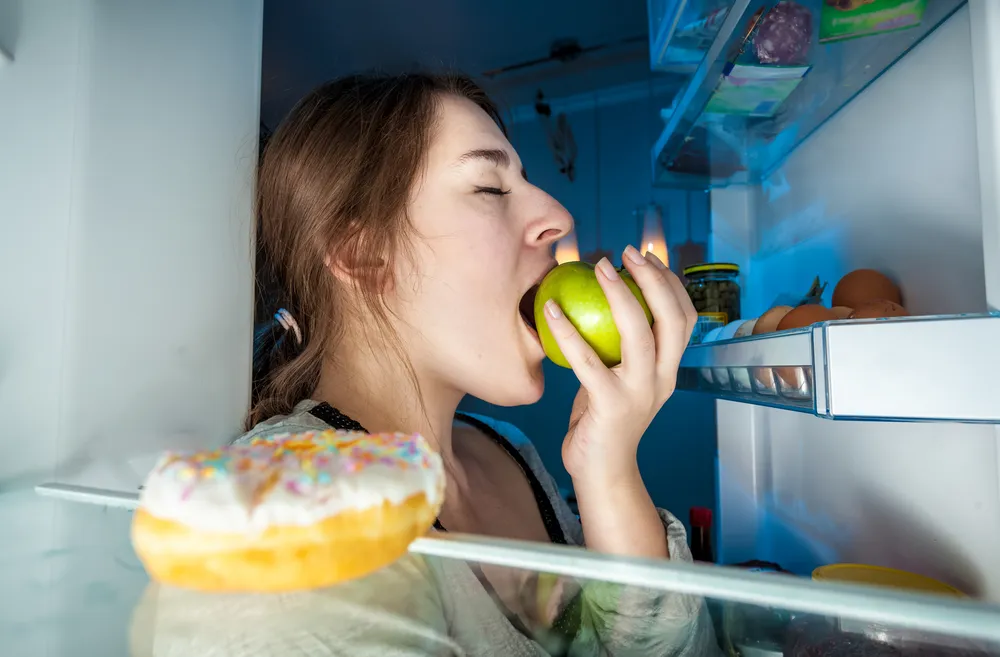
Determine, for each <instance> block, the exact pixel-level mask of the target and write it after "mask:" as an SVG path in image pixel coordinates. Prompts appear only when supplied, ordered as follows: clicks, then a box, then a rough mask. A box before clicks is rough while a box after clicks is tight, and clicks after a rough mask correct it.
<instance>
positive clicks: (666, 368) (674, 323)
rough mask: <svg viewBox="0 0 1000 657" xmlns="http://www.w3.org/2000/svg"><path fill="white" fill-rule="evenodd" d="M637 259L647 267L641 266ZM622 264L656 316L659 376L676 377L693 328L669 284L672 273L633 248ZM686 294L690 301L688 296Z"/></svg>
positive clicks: (660, 263)
mask: <svg viewBox="0 0 1000 657" xmlns="http://www.w3.org/2000/svg"><path fill="white" fill-rule="evenodd" d="M638 259H641V260H642V261H643V263H644V264H643V265H639V264H638V262H637V260H638ZM623 260H624V261H625V262H626V263H628V266H629V272H630V273H632V276H633V277H634V278H635V279H636V283H638V284H639V287H640V288H641V289H642V295H643V297H644V298H645V300H646V305H647V306H649V312H650V313H651V314H652V315H653V327H652V331H653V338H654V341H655V344H656V359H655V364H654V368H655V371H656V375H657V376H658V377H664V376H671V377H672V376H674V375H675V374H676V371H677V364H678V363H679V362H680V355H681V353H682V352H683V351H684V347H685V346H686V345H687V342H688V340H689V339H690V331H691V328H693V326H694V325H693V324H692V325H691V326H690V327H689V326H688V322H687V316H686V313H685V310H684V305H683V303H682V300H681V299H680V298H679V297H678V293H677V291H676V289H675V287H674V286H673V284H672V283H671V281H670V277H671V276H672V274H671V272H670V270H668V269H667V268H666V267H665V266H663V263H662V262H660V260H659V259H658V258H657V257H656V256H655V255H653V254H651V253H647V254H646V256H645V258H643V257H642V256H641V255H639V252H638V251H636V250H635V249H634V248H633V247H629V248H628V249H626V250H625V256H624V258H623ZM678 283H679V281H678ZM683 294H684V297H685V298H687V293H686V292H683Z"/></svg>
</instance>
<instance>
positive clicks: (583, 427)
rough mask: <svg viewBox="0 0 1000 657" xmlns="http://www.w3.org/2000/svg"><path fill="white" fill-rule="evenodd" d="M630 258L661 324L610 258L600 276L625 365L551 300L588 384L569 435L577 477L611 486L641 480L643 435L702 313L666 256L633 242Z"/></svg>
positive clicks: (567, 350) (554, 326)
mask: <svg viewBox="0 0 1000 657" xmlns="http://www.w3.org/2000/svg"><path fill="white" fill-rule="evenodd" d="M622 262H623V263H624V264H625V267H626V268H627V269H628V271H629V273H630V274H631V275H632V277H633V278H634V279H635V282H636V283H637V284H638V285H639V288H640V289H641V290H642V294H643V297H644V298H645V300H646V305H647V306H648V307H649V310H650V312H651V313H652V315H653V325H652V326H650V325H649V323H648V322H647V321H646V316H645V313H643V310H642V307H641V306H640V305H639V302H638V301H637V300H636V298H635V296H633V294H632V292H631V290H629V289H628V287H627V286H626V285H625V283H624V282H623V281H622V280H621V277H620V276H619V275H618V273H617V272H616V271H615V268H614V267H613V266H612V265H611V263H610V262H609V261H608V260H607V258H603V259H602V260H601V261H600V262H599V263H598V264H597V280H598V282H599V283H600V285H601V288H602V289H603V290H604V294H605V296H606V297H607V299H608V303H609V305H610V306H611V314H612V316H613V317H614V320H615V325H616V326H617V327H618V332H619V333H620V334H621V347H622V349H621V350H622V362H621V364H620V365H617V366H615V367H612V368H610V369H609V368H608V367H606V366H605V365H604V363H602V362H601V359H600V358H599V357H598V356H597V354H595V353H594V350H593V349H592V348H591V347H590V345H588V344H587V343H586V342H585V341H584V339H583V338H582V337H581V336H580V334H579V333H578V332H577V330H576V328H574V326H573V325H572V324H571V323H570V322H569V320H568V319H567V318H566V316H565V315H564V314H563V313H562V310H561V309H560V308H559V306H558V305H557V304H556V303H555V302H554V301H551V300H550V301H549V302H548V303H546V305H545V312H546V314H547V317H548V322H549V327H550V328H551V330H552V334H553V336H554V337H555V339H556V342H557V343H558V344H559V348H560V349H561V350H562V352H563V355H565V357H566V360H567V361H569V364H570V365H571V366H572V367H573V371H574V372H575V373H576V375H577V377H578V378H579V379H580V384H581V389H580V392H579V393H578V394H577V397H576V400H575V401H574V403H573V411H572V413H571V415H570V423H569V432H568V433H567V434H566V438H565V440H564V441H563V448H562V456H563V464H564V465H565V466H566V470H567V471H568V472H569V474H570V475H571V476H572V477H573V479H574V482H581V483H583V482H585V483H586V484H593V485H598V486H601V487H602V488H605V489H606V488H609V487H614V486H616V485H618V484H623V485H633V484H634V483H635V480H636V479H637V477H638V465H637V463H636V450H637V448H638V446H639V439H640V438H642V435H643V433H645V431H646V428H647V427H648V426H649V423H650V422H652V420H653V418H654V417H655V416H656V414H657V412H659V410H660V408H661V407H662V406H663V404H664V403H665V402H666V401H667V399H668V398H669V397H670V395H671V394H673V392H674V387H675V386H676V384H677V367H678V365H679V364H680V359H681V354H683V352H684V348H685V347H686V346H687V344H688V340H689V338H690V337H691V331H692V330H693V329H694V324H695V321H697V319H698V314H697V312H695V309H694V306H693V305H692V304H691V300H690V299H689V298H688V295H687V292H686V291H685V290H684V286H683V285H682V284H681V282H680V280H679V279H678V278H677V276H675V275H674V274H673V272H671V271H670V270H669V269H668V268H667V266H666V265H665V264H663V263H662V262H661V261H660V260H659V258H657V257H656V256H655V255H653V254H652V253H647V254H646V256H645V257H643V256H642V255H641V254H640V253H639V252H638V251H637V250H636V249H635V248H634V247H632V246H629V247H628V248H627V249H625V253H624V256H623V257H622ZM640 483H641V481H640Z"/></svg>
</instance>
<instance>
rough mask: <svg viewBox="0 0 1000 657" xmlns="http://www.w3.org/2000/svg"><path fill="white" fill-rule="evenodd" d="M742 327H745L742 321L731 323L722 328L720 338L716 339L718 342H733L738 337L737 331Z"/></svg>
mask: <svg viewBox="0 0 1000 657" xmlns="http://www.w3.org/2000/svg"><path fill="white" fill-rule="evenodd" d="M741 326H743V320H742V319H737V320H735V321H732V322H729V323H728V324H726V325H725V326H724V327H722V330H721V331H719V336H718V337H717V338H716V340H732V339H733V338H734V337H736V331H738V330H740V327H741Z"/></svg>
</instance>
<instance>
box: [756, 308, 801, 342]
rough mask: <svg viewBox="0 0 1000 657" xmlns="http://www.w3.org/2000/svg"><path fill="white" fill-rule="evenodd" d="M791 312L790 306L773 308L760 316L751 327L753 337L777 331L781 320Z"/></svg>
mask: <svg viewBox="0 0 1000 657" xmlns="http://www.w3.org/2000/svg"><path fill="white" fill-rule="evenodd" d="M791 311H792V307H791V306H775V307H774V308H771V309H770V310H768V311H767V312H766V313H764V314H763V315H761V316H760V318H759V319H758V320H757V323H756V324H754V326H753V335H760V334H761V333H771V332H772V331H775V330H777V328H778V322H780V321H781V318H782V317H784V316H785V315H787V314H788V313H790V312H791Z"/></svg>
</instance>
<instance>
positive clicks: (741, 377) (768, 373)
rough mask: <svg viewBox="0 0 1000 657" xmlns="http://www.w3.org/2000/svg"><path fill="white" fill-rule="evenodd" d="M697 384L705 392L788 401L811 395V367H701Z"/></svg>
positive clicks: (800, 399)
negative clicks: (757, 396)
mask: <svg viewBox="0 0 1000 657" xmlns="http://www.w3.org/2000/svg"><path fill="white" fill-rule="evenodd" d="M697 372H698V384H697V387H698V389H700V390H703V391H705V392H713V393H726V392H729V393H734V394H737V395H759V396H761V397H775V398H780V399H788V400H791V401H810V400H812V397H813V368H812V367H811V366H801V367H701V368H698V370H697Z"/></svg>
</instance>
